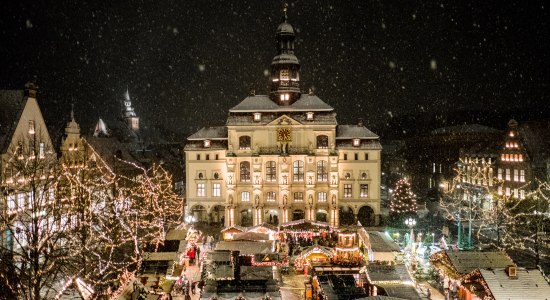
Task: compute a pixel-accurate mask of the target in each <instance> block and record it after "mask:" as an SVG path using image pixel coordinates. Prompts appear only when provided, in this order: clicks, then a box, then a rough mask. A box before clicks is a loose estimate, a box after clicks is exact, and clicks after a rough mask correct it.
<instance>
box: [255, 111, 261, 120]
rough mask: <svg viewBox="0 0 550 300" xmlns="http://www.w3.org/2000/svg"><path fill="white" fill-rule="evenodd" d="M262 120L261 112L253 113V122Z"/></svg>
mask: <svg viewBox="0 0 550 300" xmlns="http://www.w3.org/2000/svg"><path fill="white" fill-rule="evenodd" d="M261 120H262V114H261V113H254V122H260V121H261Z"/></svg>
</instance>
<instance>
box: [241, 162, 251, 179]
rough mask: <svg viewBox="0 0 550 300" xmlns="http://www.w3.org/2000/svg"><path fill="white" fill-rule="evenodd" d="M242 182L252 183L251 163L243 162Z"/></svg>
mask: <svg viewBox="0 0 550 300" xmlns="http://www.w3.org/2000/svg"><path fill="white" fill-rule="evenodd" d="M240 170H241V182H249V181H250V162H248V161H243V162H241V168H240Z"/></svg>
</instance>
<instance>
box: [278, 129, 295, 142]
mask: <svg viewBox="0 0 550 300" xmlns="http://www.w3.org/2000/svg"><path fill="white" fill-rule="evenodd" d="M290 141H292V131H291V130H290V128H288V127H285V128H279V129H277V142H290Z"/></svg>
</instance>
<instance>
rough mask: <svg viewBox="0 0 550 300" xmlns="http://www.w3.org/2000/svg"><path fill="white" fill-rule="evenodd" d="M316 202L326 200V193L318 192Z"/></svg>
mask: <svg viewBox="0 0 550 300" xmlns="http://www.w3.org/2000/svg"><path fill="white" fill-rule="evenodd" d="M317 202H327V193H325V192H318V193H317Z"/></svg>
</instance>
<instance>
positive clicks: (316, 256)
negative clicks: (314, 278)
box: [294, 245, 333, 275]
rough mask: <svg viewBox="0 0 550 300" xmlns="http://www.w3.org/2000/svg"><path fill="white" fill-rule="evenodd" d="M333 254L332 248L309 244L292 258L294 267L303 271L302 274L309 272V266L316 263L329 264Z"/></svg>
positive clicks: (298, 270)
mask: <svg viewBox="0 0 550 300" xmlns="http://www.w3.org/2000/svg"><path fill="white" fill-rule="evenodd" d="M332 256H333V252H332V249H331V248H329V247H324V246H319V245H315V246H310V247H307V248H305V249H304V250H303V251H302V253H300V255H299V256H298V257H297V258H296V259H295V260H294V269H295V270H296V271H297V272H301V271H304V274H306V275H307V274H308V273H309V272H311V271H310V270H311V267H312V266H316V265H327V264H330V262H331V259H332Z"/></svg>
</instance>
